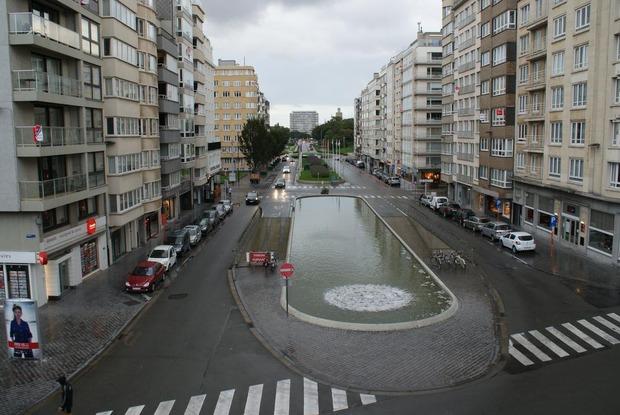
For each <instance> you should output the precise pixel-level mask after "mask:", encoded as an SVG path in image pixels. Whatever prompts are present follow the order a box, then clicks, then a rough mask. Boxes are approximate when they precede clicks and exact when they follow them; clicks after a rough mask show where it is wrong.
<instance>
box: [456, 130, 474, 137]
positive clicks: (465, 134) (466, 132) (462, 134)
mask: <svg viewBox="0 0 620 415" xmlns="http://www.w3.org/2000/svg"><path fill="white" fill-rule="evenodd" d="M455 134H456V135H457V138H474V132H473V131H469V130H456V131H455Z"/></svg>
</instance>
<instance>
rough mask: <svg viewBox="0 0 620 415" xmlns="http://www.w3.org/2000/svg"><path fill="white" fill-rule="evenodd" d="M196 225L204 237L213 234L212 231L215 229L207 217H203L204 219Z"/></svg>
mask: <svg viewBox="0 0 620 415" xmlns="http://www.w3.org/2000/svg"><path fill="white" fill-rule="evenodd" d="M196 225H198V226H199V227H200V232H202V234H203V235H206V234H208V233H209V232H211V229H213V225H212V224H211V221H210V220H209V218H207V217H203V218H202V219H200V220H199V221H198V222H196Z"/></svg>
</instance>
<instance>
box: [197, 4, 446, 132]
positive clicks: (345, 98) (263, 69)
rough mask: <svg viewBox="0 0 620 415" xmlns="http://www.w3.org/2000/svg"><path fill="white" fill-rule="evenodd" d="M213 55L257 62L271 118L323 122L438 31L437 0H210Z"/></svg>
mask: <svg viewBox="0 0 620 415" xmlns="http://www.w3.org/2000/svg"><path fill="white" fill-rule="evenodd" d="M206 8H207V22H206V28H207V35H208V36H209V38H210V39H211V42H212V44H213V48H214V58H215V59H216V60H217V59H218V58H223V59H236V60H237V61H238V62H241V63H242V62H243V59H244V58H245V62H246V63H247V64H249V65H254V67H255V68H256V70H257V72H258V79H259V83H260V88H261V90H262V91H263V92H264V93H265V95H266V96H267V98H268V99H269V100H270V101H271V123H272V124H275V123H280V124H281V125H286V126H288V124H289V118H288V117H289V113H290V112H291V111H294V110H316V111H318V112H319V118H320V120H321V121H324V120H327V119H329V117H330V116H331V115H333V114H334V113H335V112H336V108H337V107H341V108H342V111H343V113H344V116H345V117H351V116H353V99H354V98H355V97H356V96H358V95H359V93H360V91H361V90H362V88H364V86H365V85H366V84H367V83H368V81H370V79H371V77H372V74H373V72H375V71H378V70H379V68H380V67H381V66H382V65H383V64H385V63H386V62H387V61H388V59H389V58H390V57H391V56H393V55H395V54H396V53H397V52H399V51H400V50H402V49H404V48H405V47H407V46H408V45H409V44H410V43H411V42H412V41H413V40H414V39H415V36H416V32H417V22H422V27H423V30H424V31H439V30H440V29H441V1H440V0H384V1H378V0H339V1H333V0H206Z"/></svg>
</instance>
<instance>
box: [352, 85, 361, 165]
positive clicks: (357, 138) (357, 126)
mask: <svg viewBox="0 0 620 415" xmlns="http://www.w3.org/2000/svg"><path fill="white" fill-rule="evenodd" d="M353 152H354V153H355V156H356V157H358V158H360V157H361V156H362V98H361V97H359V98H355V99H354V102H353Z"/></svg>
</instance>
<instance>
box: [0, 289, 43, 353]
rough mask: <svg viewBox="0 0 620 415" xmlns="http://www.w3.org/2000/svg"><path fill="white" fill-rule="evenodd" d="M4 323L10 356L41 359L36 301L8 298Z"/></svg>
mask: <svg viewBox="0 0 620 415" xmlns="http://www.w3.org/2000/svg"><path fill="white" fill-rule="evenodd" d="M4 324H5V327H6V338H7V346H8V349H9V358H13V359H41V344H40V337H39V325H38V319H37V302H36V301H32V300H6V303H5V305H4Z"/></svg>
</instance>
